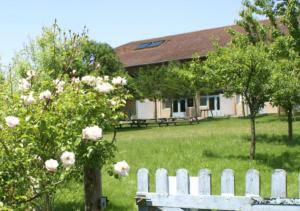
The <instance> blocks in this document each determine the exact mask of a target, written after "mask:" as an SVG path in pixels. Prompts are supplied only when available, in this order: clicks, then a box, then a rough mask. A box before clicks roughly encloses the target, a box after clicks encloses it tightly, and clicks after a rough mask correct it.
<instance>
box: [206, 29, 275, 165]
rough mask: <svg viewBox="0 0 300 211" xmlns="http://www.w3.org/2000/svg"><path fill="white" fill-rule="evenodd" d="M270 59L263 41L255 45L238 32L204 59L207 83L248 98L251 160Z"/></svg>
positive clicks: (267, 89)
mask: <svg viewBox="0 0 300 211" xmlns="http://www.w3.org/2000/svg"><path fill="white" fill-rule="evenodd" d="M269 62H270V61H269V59H268V50H267V47H266V46H265V45H264V43H257V44H256V45H253V44H252V43H251V41H250V40H249V38H248V37H247V36H245V35H242V34H238V33H237V34H235V35H234V38H233V40H232V42H231V43H230V44H228V45H227V46H226V47H224V48H220V47H218V48H217V49H216V51H214V52H212V53H210V54H209V55H208V58H207V60H206V61H205V67H204V76H203V77H204V79H205V80H206V81H207V82H208V84H211V85H214V87H215V88H221V89H223V90H224V94H225V95H226V96H232V95H233V94H236V93H239V94H242V95H243V96H244V97H245V100H246V103H247V105H248V106H249V110H250V122H251V146H250V159H254V158H255V149H256V147H255V146H256V132H255V131H256V130H255V119H256V115H257V114H258V112H259V110H260V109H261V108H262V107H263V106H264V103H265V102H266V101H268V100H269V91H270V88H269V84H268V83H269V80H270V76H271V71H270V68H269Z"/></svg>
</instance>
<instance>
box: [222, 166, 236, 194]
mask: <svg viewBox="0 0 300 211" xmlns="http://www.w3.org/2000/svg"><path fill="white" fill-rule="evenodd" d="M221 195H223V196H234V172H233V170H232V169H225V170H223V172H222V175H221Z"/></svg>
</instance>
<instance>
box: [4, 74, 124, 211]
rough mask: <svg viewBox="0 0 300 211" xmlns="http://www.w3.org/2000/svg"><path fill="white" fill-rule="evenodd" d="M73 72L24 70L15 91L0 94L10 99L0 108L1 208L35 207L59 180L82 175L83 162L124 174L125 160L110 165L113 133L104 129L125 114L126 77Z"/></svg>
mask: <svg viewBox="0 0 300 211" xmlns="http://www.w3.org/2000/svg"><path fill="white" fill-rule="evenodd" d="M75 73H76V71H75V70H74V71H73V73H72V76H71V77H70V76H69V75H68V74H62V75H60V76H59V78H57V79H56V80H52V79H49V78H47V77H42V76H40V73H39V72H38V71H33V70H31V71H27V73H26V77H24V78H22V79H21V80H20V83H19V85H18V91H16V92H12V93H11V95H10V96H5V95H0V97H1V103H2V102H3V103H10V106H7V107H6V108H7V109H6V110H5V111H1V112H0V163H1V165H0V187H1V188H0V210H2V209H8V210H9V209H14V208H19V209H26V208H38V207H39V206H40V205H41V201H42V197H44V196H45V195H46V196H51V195H52V194H53V193H54V192H55V189H56V188H57V186H58V185H61V184H63V183H64V182H66V181H68V180H69V179H70V178H75V179H78V178H79V180H82V172H83V167H84V166H90V167H96V168H102V167H103V166H107V171H108V172H109V173H110V174H111V175H115V176H116V177H121V176H127V175H128V172H129V165H128V164H127V163H126V161H121V162H118V163H116V164H115V165H113V163H114V153H115V150H116V147H115V136H112V135H106V134H105V131H107V130H109V129H113V128H114V126H116V125H117V124H118V123H117V122H118V120H119V119H121V118H124V114H123V113H122V112H120V109H121V108H123V107H124V106H125V104H126V100H127V99H128V98H129V97H130V95H129V94H128V91H127V90H126V84H127V80H126V79H125V78H124V77H120V76H117V77H108V76H97V77H96V76H93V75H86V76H83V77H81V78H80V77H78V76H76V74H75ZM8 99H9V100H8ZM108 137H110V138H108Z"/></svg>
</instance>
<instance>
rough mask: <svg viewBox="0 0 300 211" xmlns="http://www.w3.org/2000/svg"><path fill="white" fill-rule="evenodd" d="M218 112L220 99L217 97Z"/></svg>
mask: <svg viewBox="0 0 300 211" xmlns="http://www.w3.org/2000/svg"><path fill="white" fill-rule="evenodd" d="M217 110H220V97H219V96H218V97H217Z"/></svg>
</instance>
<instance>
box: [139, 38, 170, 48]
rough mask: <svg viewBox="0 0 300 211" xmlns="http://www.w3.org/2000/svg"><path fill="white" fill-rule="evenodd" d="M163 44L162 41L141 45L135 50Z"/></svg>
mask: <svg viewBox="0 0 300 211" xmlns="http://www.w3.org/2000/svg"><path fill="white" fill-rule="evenodd" d="M164 42H165V41H164V40H158V41H152V42H145V43H141V44H139V45H138V46H137V47H136V50H141V49H145V48H154V47H158V46H160V45H161V44H163V43H164Z"/></svg>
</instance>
